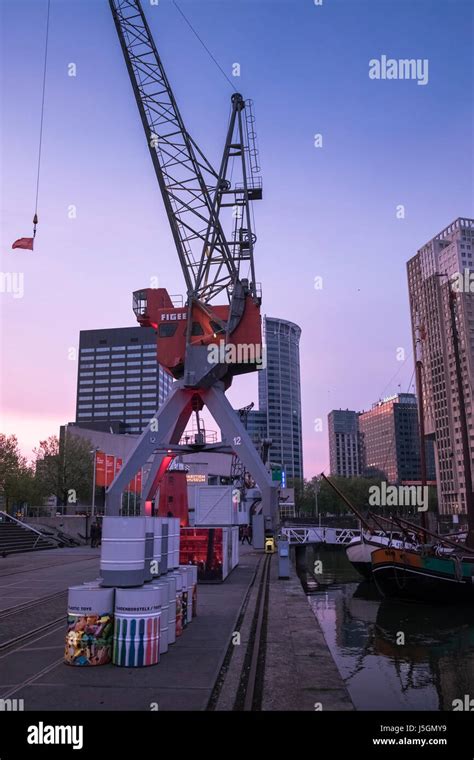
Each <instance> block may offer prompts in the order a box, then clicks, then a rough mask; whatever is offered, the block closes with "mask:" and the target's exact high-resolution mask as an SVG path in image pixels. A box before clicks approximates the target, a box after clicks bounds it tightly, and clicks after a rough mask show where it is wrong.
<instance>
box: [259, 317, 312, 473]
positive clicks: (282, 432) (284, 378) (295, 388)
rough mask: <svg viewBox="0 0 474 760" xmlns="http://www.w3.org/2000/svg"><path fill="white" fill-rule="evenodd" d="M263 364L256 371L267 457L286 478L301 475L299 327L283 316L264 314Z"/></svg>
mask: <svg viewBox="0 0 474 760" xmlns="http://www.w3.org/2000/svg"><path fill="white" fill-rule="evenodd" d="M263 334H264V341H265V345H266V367H265V369H262V370H260V371H259V373H258V400H259V411H260V412H266V414H267V438H270V439H271V440H272V446H271V449H270V460H271V461H272V462H275V463H277V464H281V465H282V467H283V469H284V470H285V472H286V477H287V478H302V477H303V440H302V430H301V383H300V350H299V342H300V336H301V328H300V327H298V325H295V324H294V323H293V322H288V321H287V320H284V319H275V318H273V317H265V318H264V321H263Z"/></svg>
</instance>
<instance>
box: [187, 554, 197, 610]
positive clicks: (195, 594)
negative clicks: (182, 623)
mask: <svg viewBox="0 0 474 760" xmlns="http://www.w3.org/2000/svg"><path fill="white" fill-rule="evenodd" d="M188 567H190V568H191V570H192V573H193V598H192V605H191V606H192V612H193V617H196V615H197V590H198V569H197V566H196V565H188Z"/></svg>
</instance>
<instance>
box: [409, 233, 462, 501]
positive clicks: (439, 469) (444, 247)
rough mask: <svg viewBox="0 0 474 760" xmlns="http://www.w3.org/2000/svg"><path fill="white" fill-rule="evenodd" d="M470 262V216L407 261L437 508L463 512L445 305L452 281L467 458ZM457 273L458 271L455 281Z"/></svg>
mask: <svg viewBox="0 0 474 760" xmlns="http://www.w3.org/2000/svg"><path fill="white" fill-rule="evenodd" d="M473 262H474V219H461V218H458V219H456V220H455V221H454V222H453V223H452V224H450V225H449V226H448V227H446V228H445V229H444V230H442V231H441V232H440V233H439V234H438V235H436V236H435V237H434V238H433V239H432V240H430V241H429V242H428V243H426V244H425V245H424V246H422V247H421V248H420V249H419V250H418V252H417V253H416V255H415V256H413V258H411V259H410V260H409V262H408V264H407V270H408V288H409V294H410V311H411V323H412V333H413V341H414V344H416V338H417V333H418V334H419V337H420V343H419V347H420V349H421V360H422V363H423V367H422V373H421V374H422V378H421V384H422V391H423V407H424V420H425V431H426V435H427V436H429V437H431V439H432V440H433V441H434V443H435V458H436V480H437V485H438V505H439V510H440V512H441V514H458V513H461V512H466V496H465V493H466V488H465V476H464V463H463V456H462V441H461V431H460V418H459V394H458V384H457V379H456V368H455V360H454V350H453V337H452V330H451V315H450V308H449V288H450V286H451V287H452V286H453V284H454V288H456V290H457V291H458V292H457V293H456V302H455V310H456V322H457V333H458V336H459V350H460V356H461V367H462V375H463V387H464V398H465V403H466V413H467V426H468V430H469V431H470V449H471V463H472V461H473V459H474V430H473V425H474V418H473V411H474V410H473V407H472V398H473V378H474V296H473V292H471V290H470V286H469V280H470V276H472V275H471V273H472V272H473V270H474V263H473ZM458 274H461V275H462V280H463V283H462V284H461V287H460V286H459V280H458ZM473 279H474V278H473ZM473 290H474V283H473ZM415 347H416V346H415Z"/></svg>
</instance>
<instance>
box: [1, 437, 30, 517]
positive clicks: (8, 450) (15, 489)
mask: <svg viewBox="0 0 474 760" xmlns="http://www.w3.org/2000/svg"><path fill="white" fill-rule="evenodd" d="M27 470H28V464H27V461H26V458H25V457H24V456H23V455H22V454H21V453H20V448H19V445H18V440H17V437H16V435H9V436H8V435H4V434H3V433H0V489H1V491H2V493H3V496H4V499H5V509H6V511H7V512H8V509H9V506H10V505H11V504H12V503H13V502H14V501H16V500H18V499H19V498H21V487H20V483H21V479H22V477H25V475H26V471H27Z"/></svg>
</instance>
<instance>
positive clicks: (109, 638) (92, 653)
mask: <svg viewBox="0 0 474 760" xmlns="http://www.w3.org/2000/svg"><path fill="white" fill-rule="evenodd" d="M67 607H68V609H67V632H66V646H65V650H64V661H65V662H66V663H67V664H68V665H80V666H84V665H107V663H109V662H110V661H111V659H112V644H113V635H114V589H112V588H99V587H98V586H95V587H94V586H86V585H83V586H71V587H70V588H69V589H68V605H67Z"/></svg>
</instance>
